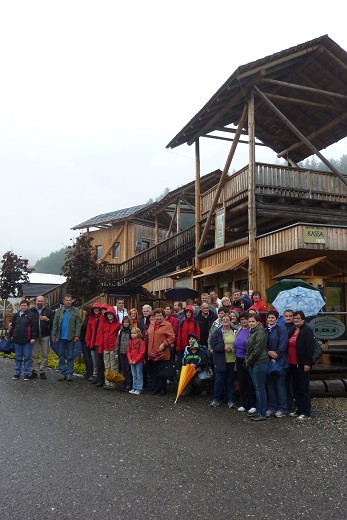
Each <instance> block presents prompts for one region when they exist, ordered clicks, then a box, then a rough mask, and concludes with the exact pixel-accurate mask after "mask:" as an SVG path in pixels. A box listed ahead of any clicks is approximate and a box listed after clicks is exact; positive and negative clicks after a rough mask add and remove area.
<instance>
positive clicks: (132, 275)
mask: <svg viewBox="0 0 347 520" xmlns="http://www.w3.org/2000/svg"><path fill="white" fill-rule="evenodd" d="M194 252H195V226H192V227H190V228H187V229H185V230H184V231H181V232H180V233H177V234H176V235H174V236H172V237H170V238H168V239H166V240H163V241H162V242H160V243H159V244H157V245H155V246H153V247H150V248H149V249H146V250H145V251H142V253H139V254H138V255H136V256H133V257H132V258H129V259H128V260H126V261H125V262H122V263H120V264H105V265H104V266H103V283H102V287H103V289H105V290H107V289H109V288H112V287H120V286H124V285H128V286H140V285H143V284H144V283H146V282H149V281H151V280H153V279H154V278H157V277H158V276H162V275H164V274H167V273H169V272H171V271H174V270H175V268H176V266H177V265H178V264H179V263H180V262H183V261H186V260H190V259H191V258H192V257H193V256H194Z"/></svg>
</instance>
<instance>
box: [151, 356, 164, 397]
mask: <svg viewBox="0 0 347 520" xmlns="http://www.w3.org/2000/svg"><path fill="white" fill-rule="evenodd" d="M166 364H167V361H148V365H147V366H148V372H149V375H150V378H151V385H152V390H153V392H157V393H159V392H165V393H166V390H167V387H166V377H161V376H159V371H160V368H161V367H162V366H163V365H166Z"/></svg>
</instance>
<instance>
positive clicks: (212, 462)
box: [0, 359, 347, 520]
mask: <svg viewBox="0 0 347 520" xmlns="http://www.w3.org/2000/svg"><path fill="white" fill-rule="evenodd" d="M12 373H13V361H12V360H9V359H0V395H1V402H0V418H1V419H0V421H1V422H0V435H1V439H2V449H1V452H0V453H1V455H0V468H1V480H0V496H1V502H0V519H1V520H7V519H10V518H11V519H13V520H17V519H22V520H26V519H28V520H29V519H32V518H34V517H36V516H37V517H38V518H41V519H43V520H46V519H59V520H61V519H62V520H65V519H70V518H71V519H77V520H79V519H81V520H82V519H89V518H90V519H94V518H95V519H98V520H108V519H116V520H118V519H119V520H123V519H129V520H137V519H141V520H147V519H148V520H150V519H156V520H157V519H159V520H161V519H163V520H171V519H176V518H180V519H181V520H186V519H187V520H188V519H189V520H196V519H209V518H214V519H215V520H224V519H233V518H237V519H248V518H257V519H261V520H262V519H274V520H277V519H282V518H283V519H311V518H312V519H324V520H326V519H334V520H339V519H341V520H342V519H343V520H344V519H345V518H346V503H347V502H346V489H347V479H346V444H347V443H346V435H347V434H346V431H347V428H346V426H347V420H346V419H347V399H343V398H336V399H329V398H326V399H314V400H313V415H314V418H313V419H312V420H311V421H307V422H305V423H304V424H302V423H299V422H298V421H297V420H295V419H289V418H286V419H275V418H271V419H269V420H268V421H264V422H260V423H254V422H251V421H249V419H247V418H246V417H245V415H244V414H242V413H240V412H237V411H236V410H228V408H227V407H226V406H225V405H224V406H220V407H219V408H216V409H213V408H210V407H209V406H208V402H209V399H208V398H206V397H182V398H181V399H180V400H179V401H178V403H177V405H174V404H173V401H174V393H173V390H171V393H169V394H168V395H167V396H165V397H155V396H151V395H149V394H144V395H142V396H132V395H129V394H122V393H119V392H115V393H114V392H105V391H103V390H102V389H97V388H95V387H94V385H91V384H90V383H87V382H85V381H83V380H81V379H79V378H75V379H74V381H73V382H72V383H67V382H62V383H61V382H58V381H57V378H58V376H57V373H55V372H53V371H50V372H49V373H48V379H47V380H46V381H40V380H35V381H26V382H25V381H23V379H21V380H19V381H12V380H11V377H12Z"/></svg>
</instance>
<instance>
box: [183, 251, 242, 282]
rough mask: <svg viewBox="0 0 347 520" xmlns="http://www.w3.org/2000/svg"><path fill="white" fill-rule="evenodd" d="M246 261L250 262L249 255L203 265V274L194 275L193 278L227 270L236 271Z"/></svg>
mask: <svg viewBox="0 0 347 520" xmlns="http://www.w3.org/2000/svg"><path fill="white" fill-rule="evenodd" d="M246 262H248V256H243V257H242V258H238V259H237V260H229V261H227V262H222V263H221V264H216V265H212V266H210V267H202V268H201V271H202V274H198V275H196V276H193V278H194V279H195V278H202V277H203V276H211V275H213V274H218V273H224V272H225V271H235V270H236V269H238V268H239V267H241V266H242V264H245V263H246Z"/></svg>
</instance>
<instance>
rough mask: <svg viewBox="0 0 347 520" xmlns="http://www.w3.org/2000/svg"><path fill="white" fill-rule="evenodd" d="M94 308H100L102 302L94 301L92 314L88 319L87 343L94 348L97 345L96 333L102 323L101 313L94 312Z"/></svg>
mask: <svg viewBox="0 0 347 520" xmlns="http://www.w3.org/2000/svg"><path fill="white" fill-rule="evenodd" d="M94 309H100V303H93V305H92V310H91V314H90V316H89V319H88V324H87V331H86V345H87V347H89V348H94V347H95V345H96V334H97V332H98V327H99V323H100V314H98V315H97V316H96V315H95V314H94Z"/></svg>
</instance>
